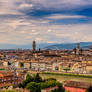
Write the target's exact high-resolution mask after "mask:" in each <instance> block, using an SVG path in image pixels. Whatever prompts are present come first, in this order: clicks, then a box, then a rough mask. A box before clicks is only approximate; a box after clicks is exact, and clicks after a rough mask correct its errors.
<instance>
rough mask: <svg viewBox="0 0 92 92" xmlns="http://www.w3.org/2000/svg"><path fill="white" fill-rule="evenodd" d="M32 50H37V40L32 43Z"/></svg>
mask: <svg viewBox="0 0 92 92" xmlns="http://www.w3.org/2000/svg"><path fill="white" fill-rule="evenodd" d="M32 51H33V52H35V51H36V41H33V44H32Z"/></svg>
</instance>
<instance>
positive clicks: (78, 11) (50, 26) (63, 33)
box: [0, 0, 92, 45]
mask: <svg viewBox="0 0 92 92" xmlns="http://www.w3.org/2000/svg"><path fill="white" fill-rule="evenodd" d="M91 11H92V0H87V1H86V0H66V1H65V0H5V1H3V0H0V21H1V23H0V24H1V26H0V44H16V45H26V44H30V43H31V42H32V41H33V40H36V41H37V42H38V43H75V42H92V34H91V33H92V31H91V29H92V17H91V16H92V13H91Z"/></svg>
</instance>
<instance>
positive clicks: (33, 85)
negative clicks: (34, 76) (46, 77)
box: [26, 82, 41, 92]
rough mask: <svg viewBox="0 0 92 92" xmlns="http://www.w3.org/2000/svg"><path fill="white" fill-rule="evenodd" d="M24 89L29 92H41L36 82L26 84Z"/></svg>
mask: <svg viewBox="0 0 92 92" xmlns="http://www.w3.org/2000/svg"><path fill="white" fill-rule="evenodd" d="M26 89H29V90H30V92H41V89H40V85H39V84H38V83H36V82H30V83H28V84H27V86H26Z"/></svg>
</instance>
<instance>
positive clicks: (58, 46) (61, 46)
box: [44, 42, 92, 50]
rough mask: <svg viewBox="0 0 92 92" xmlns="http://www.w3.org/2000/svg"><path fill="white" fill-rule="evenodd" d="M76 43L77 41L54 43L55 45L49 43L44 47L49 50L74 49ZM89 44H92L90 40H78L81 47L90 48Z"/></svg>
mask: <svg viewBox="0 0 92 92" xmlns="http://www.w3.org/2000/svg"><path fill="white" fill-rule="evenodd" d="M76 44H77V43H63V44H55V45H49V46H47V47H45V48H44V49H50V50H61V49H74V48H75V47H76ZM90 45H92V42H80V48H83V49H88V48H90Z"/></svg>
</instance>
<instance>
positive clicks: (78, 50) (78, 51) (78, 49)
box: [76, 43, 80, 55]
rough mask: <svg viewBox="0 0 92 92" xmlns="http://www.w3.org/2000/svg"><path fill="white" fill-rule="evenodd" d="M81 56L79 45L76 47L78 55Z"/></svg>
mask: <svg viewBox="0 0 92 92" xmlns="http://www.w3.org/2000/svg"><path fill="white" fill-rule="evenodd" d="M79 54H80V44H79V43H77V45H76V55H79Z"/></svg>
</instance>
